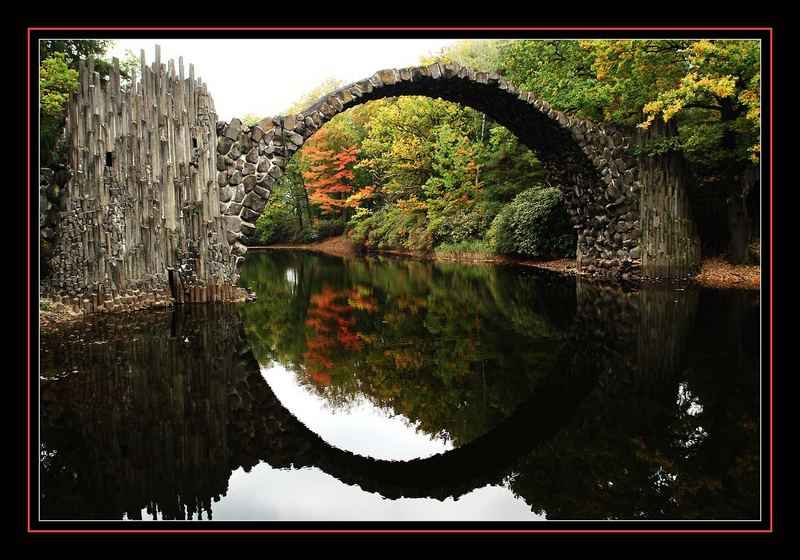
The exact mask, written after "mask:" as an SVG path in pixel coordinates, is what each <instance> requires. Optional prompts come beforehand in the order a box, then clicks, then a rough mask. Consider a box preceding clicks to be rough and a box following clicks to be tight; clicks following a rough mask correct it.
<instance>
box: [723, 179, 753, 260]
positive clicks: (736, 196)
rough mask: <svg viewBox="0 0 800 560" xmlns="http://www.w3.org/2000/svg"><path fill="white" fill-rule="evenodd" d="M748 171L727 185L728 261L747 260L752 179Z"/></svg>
mask: <svg viewBox="0 0 800 560" xmlns="http://www.w3.org/2000/svg"><path fill="white" fill-rule="evenodd" d="M747 175H748V173H747V172H743V173H738V174H736V175H734V176H733V177H731V180H730V181H728V185H727V189H728V192H727V198H726V205H727V207H728V208H727V213H728V230H729V232H730V236H731V238H730V242H729V244H728V262H730V263H731V264H742V263H744V262H745V261H746V260H747V246H748V244H749V243H750V217H749V216H748V214H747V193H748V192H749V191H750V187H751V185H750V184H749V183H750V181H749V180H747V178H746V177H747Z"/></svg>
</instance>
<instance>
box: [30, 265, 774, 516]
mask: <svg viewBox="0 0 800 560" xmlns="http://www.w3.org/2000/svg"><path fill="white" fill-rule="evenodd" d="M242 282H243V284H244V285H246V286H247V287H249V288H250V289H252V290H254V291H255V292H256V294H257V295H258V300H257V301H255V302H251V303H247V304H241V305H237V306H234V305H227V306H212V305H194V306H184V307H183V308H181V309H179V310H177V311H174V312H172V311H162V312H142V313H138V314H134V315H130V316H128V317H126V318H124V319H120V318H115V319H112V318H108V317H100V316H97V317H93V318H92V319H91V320H89V321H86V322H84V323H81V324H79V325H76V326H74V327H71V328H69V329H67V330H63V331H60V332H57V333H54V334H48V335H44V336H43V338H42V355H41V383H40V400H41V416H40V418H41V439H40V453H41V467H40V474H41V485H40V494H41V501H40V517H41V518H42V519H214V520H251V519H253V520H411V519H413V520H539V519H758V518H759V489H760V478H759V477H760V473H759V471H760V462H759V449H760V447H759V446H760V441H759V437H760V426H759V414H760V384H759V294H758V293H757V292H747V291H732V290H728V291H718V290H705V289H699V288H696V287H689V288H685V289H682V290H677V289H667V288H652V287H648V288H643V289H640V290H638V291H633V292H626V291H623V290H621V289H618V288H611V287H604V286H601V285H597V284H593V283H589V282H587V281H582V280H577V279H575V278H564V277H561V276H558V275H556V274H552V273H549V272H546V271H538V270H534V269H529V268H528V269H526V268H520V267H512V266H502V267H499V266H466V265H457V264H448V263H432V262H420V261H414V260H406V259H400V258H388V257H366V258H353V259H348V260H342V259H338V258H333V257H326V256H322V255H317V254H311V253H301V252H282V251H265V252H256V251H253V252H251V253H250V254H248V257H247V262H246V264H245V268H244V270H243V272H242Z"/></svg>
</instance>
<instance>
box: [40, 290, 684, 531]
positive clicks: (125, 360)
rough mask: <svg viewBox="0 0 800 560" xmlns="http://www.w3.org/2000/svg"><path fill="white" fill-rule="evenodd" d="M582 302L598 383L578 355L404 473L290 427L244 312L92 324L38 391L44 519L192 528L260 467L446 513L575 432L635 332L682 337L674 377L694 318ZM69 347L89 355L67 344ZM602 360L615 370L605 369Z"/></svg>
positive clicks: (49, 369)
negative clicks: (172, 523)
mask: <svg viewBox="0 0 800 560" xmlns="http://www.w3.org/2000/svg"><path fill="white" fill-rule="evenodd" d="M582 289H583V290H584V293H585V292H586V291H587V290H588V291H590V292H591V293H590V294H586V295H587V297H586V298H584V304H583V305H581V303H580V301H581V298H579V306H578V317H576V321H575V323H574V324H575V327H576V328H575V330H574V332H573V335H574V336H575V337H576V340H575V343H576V344H578V345H584V346H585V347H586V348H587V352H586V354H585V355H586V356H587V357H588V358H590V359H592V360H595V363H593V364H592V368H591V369H589V368H588V367H587V364H585V363H580V362H581V360H582V358H581V356H580V355H577V356H571V357H570V360H569V361H568V362H565V363H564V367H563V368H562V369H561V370H559V371H558V372H556V374H554V375H551V376H549V377H548V378H547V379H546V380H544V381H543V382H542V384H541V385H540V386H537V390H536V394H535V395H532V396H531V397H530V398H529V400H527V401H526V402H525V403H524V404H523V405H522V406H520V407H519V408H518V409H517V410H516V412H515V413H514V414H513V415H512V416H511V417H509V418H507V419H506V420H505V421H504V422H502V423H500V424H499V425H497V426H496V427H495V428H494V429H492V430H491V431H490V432H489V433H487V434H485V435H484V436H481V437H479V438H477V439H475V440H473V441H472V442H470V443H468V444H466V445H464V446H462V447H460V448H457V449H454V450H452V451H449V452H447V453H444V454H441V455H436V456H433V457H429V458H426V459H419V460H413V461H408V462H393V461H381V460H375V459H371V458H367V457H362V456H358V455H354V454H352V453H349V452H346V451H342V450H340V449H337V448H334V447H332V446H330V445H329V444H327V443H326V442H325V441H323V440H322V439H321V438H320V437H319V436H317V435H316V434H314V433H313V432H311V431H310V430H308V429H307V428H306V427H305V426H304V425H303V424H302V423H301V422H300V421H298V420H297V419H296V418H295V417H294V416H292V414H291V413H290V412H289V411H288V410H286V409H285V408H284V407H283V406H282V405H281V403H280V402H279V400H278V399H277V397H276V396H275V395H274V393H273V392H272V390H271V389H270V387H269V386H268V384H267V383H266V382H265V381H264V379H263V377H262V376H261V374H260V371H259V367H258V363H257V362H256V360H255V358H254V357H253V355H252V353H251V352H250V350H249V347H248V346H247V344H246V341H245V340H244V339H243V336H242V329H241V323H240V320H239V317H238V315H237V314H236V312H235V310H234V309H231V308H222V307H211V306H209V307H206V306H198V307H192V308H189V309H187V310H181V311H178V312H176V313H175V314H174V315H173V314H152V315H149V316H148V317H143V318H142V321H141V322H140V323H138V324H137V325H136V326H135V327H131V326H130V325H124V326H121V327H120V328H119V330H116V329H115V327H114V325H113V323H111V322H110V320H109V319H105V318H102V317H96V318H94V326H95V327H96V328H92V327H90V328H88V329H85V330H83V331H81V332H78V331H75V332H74V333H72V335H70V334H65V333H61V334H59V339H58V340H57V341H55V340H53V341H47V342H46V345H47V347H49V348H50V352H49V353H46V354H45V355H44V357H43V367H42V371H43V375H44V376H45V377H48V376H49V375H52V374H53V373H57V371H55V368H56V365H57V366H58V368H59V370H60V371H66V372H71V371H72V370H73V369H75V370H77V372H72V373H69V374H67V375H66V376H65V377H64V378H62V379H57V380H51V381H46V382H43V384H42V415H41V416H42V442H43V446H44V450H43V451H46V452H50V453H53V452H54V456H52V457H50V458H48V459H46V460H45V461H43V462H44V464H45V465H46V468H44V469H42V477H43V479H42V489H43V494H44V497H43V499H42V518H72V519H75V518H98V517H99V518H112V519H114V518H120V517H121V516H122V514H123V513H124V512H127V514H128V515H129V516H136V515H137V514H138V512H139V511H140V510H141V509H142V508H143V507H152V506H153V505H157V508H158V510H159V511H160V512H161V513H162V514H163V516H164V517H165V518H185V517H186V516H187V514H188V513H190V512H192V511H197V510H206V511H210V509H211V508H210V500H211V498H215V497H217V496H219V495H220V494H224V493H225V492H226V491H227V481H228V478H229V475H230V472H231V470H233V469H236V468H238V467H239V466H244V467H245V469H246V470H249V468H250V467H251V466H253V465H255V464H257V463H258V462H259V461H262V460H263V461H266V462H267V463H269V464H270V465H272V466H273V467H278V468H281V467H289V466H294V467H295V468H297V467H304V466H317V467H319V468H320V469H322V470H323V471H325V472H327V473H329V474H331V475H333V476H335V477H336V478H337V479H339V480H341V481H343V482H345V483H347V484H356V485H358V486H360V487H361V488H363V489H364V490H367V491H371V492H378V493H380V494H381V495H383V496H386V497H390V498H395V497H400V496H412V497H413V496H430V497H435V498H439V499H443V498H445V497H448V496H459V495H461V494H463V493H465V492H467V491H470V490H472V489H474V488H475V487H477V486H481V485H485V484H487V483H491V482H499V481H500V480H502V479H503V478H504V476H505V475H506V474H508V473H510V471H511V470H512V467H513V464H514V462H515V460H516V459H518V458H520V457H522V456H524V455H525V454H526V453H527V452H529V451H530V450H532V449H534V448H535V447H537V446H538V445H540V444H541V443H543V442H545V441H547V440H549V439H550V438H551V437H552V436H554V435H555V434H556V433H557V432H558V431H559V430H560V429H562V428H563V427H564V426H565V425H568V424H569V421H570V418H571V417H573V416H574V414H575V412H576V411H577V410H578V407H579V405H580V403H581V402H582V401H583V400H584V399H585V397H586V396H587V394H589V393H590V391H592V388H593V387H596V383H595V381H596V379H597V378H596V376H594V375H585V374H582V373H581V372H586V371H587V370H589V371H595V372H598V371H602V372H603V376H606V377H607V375H608V374H609V372H610V371H612V370H615V368H623V369H628V370H631V371H634V370H635V364H634V362H635V361H636V358H635V357H629V358H625V355H626V353H628V351H629V350H630V348H631V347H632V346H631V344H630V342H631V338H630V337H634V339H635V338H636V337H637V336H638V337H639V338H640V339H641V338H642V335H641V332H639V331H644V332H649V333H650V335H651V336H653V335H657V336H659V333H663V332H665V331H664V330H663V329H665V328H666V329H667V330H670V331H671V332H672V334H673V335H675V338H674V339H672V340H671V342H670V344H675V345H676V346H675V347H668V345H662V346H659V348H664V349H663V350H658V349H654V348H651V349H650V350H649V351H650V353H652V352H653V351H654V350H655V351H657V352H663V353H664V355H659V356H656V355H653V360H652V363H653V364H666V365H665V366H663V367H671V366H669V364H667V361H666V360H665V359H664V358H666V357H667V354H668V353H669V352H675V350H676V349H678V350H679V348H681V347H682V344H683V335H681V334H680V332H683V333H684V335H685V332H686V325H687V321H688V322H690V319H691V316H692V309H693V307H692V305H688V306H686V307H684V309H685V310H686V311H685V312H683V314H682V315H671V316H670V315H669V313H672V312H671V311H669V310H670V306H660V308H661V309H662V310H667V315H663V314H662V315H659V320H660V324H659V325H652V324H650V323H646V322H644V319H643V317H644V315H645V314H644V313H641V314H640V312H641V309H640V308H638V304H637V303H636V302H639V301H640V300H641V299H642V298H641V297H639V296H636V297H628V296H621V297H620V296H619V295H618V292H616V291H613V292H607V293H604V292H603V291H602V290H600V291H597V290H596V289H595V288H593V287H586V288H582ZM580 293H581V291H580V290H579V294H580ZM615 294H617V295H616V297H615ZM681 297H684V296H681ZM669 299H670V301H671V299H672V297H671V296H670V298H669ZM691 300H692V298H691V297H689V299H688V300H686V303H687V304H690V303H691ZM651 303H652V302H651ZM655 308H659V306H658V305H656V306H655V307H654V309H655ZM687 312H688V313H687ZM196 315H200V316H199V317H197V316H196ZM596 321H600V322H603V324H605V325H609V324H610V325H612V326H611V328H609V329H608V330H607V334H606V335H605V336H604V337H602V338H598V337H597V336H596V333H595V331H594V329H593V327H594V325H596V324H597V323H596ZM670 321H672V322H673V323H674V324H673V325H672V327H670V323H669V322H670ZM679 323H680V324H679ZM644 327H648V328H644ZM673 327H674V328H673ZM132 328H133V329H134V332H131V329H132ZM73 335H80V336H81V338H82V339H83V340H84V343H82V344H71V343H70V340H71V337H72V336H73ZM117 335H119V336H117ZM661 338H662V340H663V337H661ZM91 341H94V342H96V344H92V343H90V342H91ZM644 346H647V345H646V344H644V345H642V347H644ZM578 347H580V346H578ZM633 347H634V348H635V347H636V346H633ZM598 348H602V353H598ZM590 349H591V350H592V351H589V350H590ZM598 355H602V356H605V358H604V359H601V360H599V361H597V357H598ZM121 357H122V358H121ZM154 363H163V364H164V367H163V369H161V370H158V371H154V368H153V367H152V364H154ZM651 369H657V367H656V368H651ZM649 375H651V376H652V375H653V373H652V372H650V374H649ZM603 376H601V379H602V378H603ZM655 377H658V376H657V375H656V376H655Z"/></svg>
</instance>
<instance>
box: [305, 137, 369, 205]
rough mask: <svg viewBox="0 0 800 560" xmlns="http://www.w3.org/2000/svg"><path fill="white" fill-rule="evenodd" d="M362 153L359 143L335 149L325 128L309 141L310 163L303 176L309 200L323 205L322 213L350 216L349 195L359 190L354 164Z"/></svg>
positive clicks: (307, 154) (306, 153)
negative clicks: (348, 210)
mask: <svg viewBox="0 0 800 560" xmlns="http://www.w3.org/2000/svg"><path fill="white" fill-rule="evenodd" d="M358 153H359V150H358V148H356V147H355V145H351V146H348V147H346V148H343V149H341V150H338V151H336V150H334V149H333V147H332V146H331V144H330V141H329V133H328V131H327V130H325V129H323V130H321V131H319V132H318V133H317V135H316V136H314V138H313V139H312V140H311V141H309V142H308V143H307V145H306V147H305V152H304V154H305V157H306V158H307V159H308V161H309V162H310V166H309V168H308V171H305V172H303V178H304V179H305V185H306V189H308V192H309V197H308V198H309V200H310V201H311V202H312V203H313V204H316V205H317V206H319V208H320V211H321V212H322V214H343V215H346V213H347V208H348V207H349V206H350V202H349V201H348V198H349V197H350V196H351V195H353V194H354V193H355V190H356V189H355V185H354V179H355V174H354V173H353V169H352V164H353V163H355V162H356V159H357V157H356V155H357V154H358Z"/></svg>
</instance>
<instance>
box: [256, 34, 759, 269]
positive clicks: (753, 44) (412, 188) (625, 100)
mask: <svg viewBox="0 0 800 560" xmlns="http://www.w3.org/2000/svg"><path fill="white" fill-rule="evenodd" d="M760 55H761V51H760V44H759V42H758V41H752V40H636V41H631V40H613V41H610V40H584V41H565V40H545V41H540V40H514V41H456V42H455V43H453V44H452V45H451V46H450V47H448V48H446V49H444V50H443V51H442V52H440V53H438V54H437V55H433V56H427V57H421V59H420V62H421V63H430V62H434V61H437V60H439V61H443V62H458V63H460V64H466V65H469V66H473V67H477V68H481V69H484V70H490V71H497V72H499V73H500V74H502V75H504V76H506V77H507V78H509V79H511V80H512V81H513V82H514V83H515V84H516V85H517V86H518V87H519V88H520V89H523V90H528V91H532V92H534V93H536V94H537V95H539V96H540V97H542V98H543V99H547V100H548V101H549V102H550V103H551V105H553V106H554V107H558V108H560V109H562V110H564V111H565V112H566V113H567V114H570V115H572V116H575V117H580V118H586V119H590V120H592V121H595V122H599V121H611V122H615V123H619V124H623V125H630V126H639V127H642V128H647V127H648V126H650V124H651V123H652V122H653V121H654V120H656V119H661V120H664V121H672V122H675V123H676V125H677V129H678V133H679V134H678V136H677V139H676V140H674V141H672V142H670V143H669V144H668V145H660V144H659V145H653V146H649V147H648V148H646V149H647V150H649V151H653V152H658V151H664V150H673V151H678V152H680V153H682V154H683V155H684V156H685V157H686V159H687V160H688V161H689V162H690V165H691V167H692V171H693V173H694V179H695V181H694V182H693V184H692V185H691V192H690V197H692V199H693V206H694V207H695V208H694V210H695V216H696V218H697V219H698V221H699V222H701V223H700V224H699V225H700V231H701V236H702V237H703V246H704V250H705V252H706V253H715V252H723V251H727V253H728V256H729V257H730V258H731V260H733V261H734V262H741V261H742V260H743V259H744V258H745V252H746V245H747V244H748V243H749V242H750V241H752V240H753V237H754V233H753V231H752V230H753V228H752V227H751V221H750V216H749V215H748V214H752V213H753V211H754V208H757V204H756V205H754V204H753V194H754V193H753V192H751V191H752V190H753V188H754V184H753V182H752V181H749V182H748V181H747V180H745V178H746V177H747V176H748V173H747V172H748V170H753V169H754V168H755V167H756V166H757V165H758V163H759V158H760V141H759V133H760V122H761V121H760V118H761V115H760ZM340 85H341V81H338V80H335V79H333V78H331V79H328V80H327V81H326V83H325V84H321V85H320V87H318V88H316V89H315V90H314V91H312V92H309V93H308V94H307V95H305V96H303V98H302V99H300V100H298V103H296V104H295V105H294V106H293V107H292V108H291V109H292V110H294V111H299V110H302V108H303V106H305V105H306V104H308V103H310V102H312V101H314V100H316V99H317V98H319V97H320V96H321V95H322V94H324V92H325V91H330V90H331V89H335V87H338V86H340ZM326 88H328V89H327V90H326ZM323 130H324V136H322V137H321V138H319V139H316V138H315V139H314V140H313V141H312V142H309V146H308V147H306V148H304V149H303V150H301V151H300V153H299V154H298V156H296V157H295V158H294V160H293V161H292V162H291V163H290V165H289V167H290V172H289V173H287V174H286V176H285V177H284V178H283V179H282V181H281V182H280V184H279V186H278V189H277V193H278V197H276V200H275V202H273V203H272V204H274V205H275V208H278V207H280V208H282V211H281V212H276V211H274V210H271V211H269V212H267V213H265V215H264V217H263V218H262V220H261V221H260V223H259V224H258V226H259V232H260V234H261V239H260V241H261V242H264V243H276V242H292V241H299V242H302V241H308V240H313V239H319V238H322V237H324V236H325V235H328V234H332V235H336V234H339V233H340V232H341V231H346V232H347V234H348V235H349V236H351V238H352V239H353V240H354V241H355V242H356V243H357V244H360V245H362V246H364V247H366V248H372V249H387V248H393V249H409V250H417V251H431V250H437V249H440V248H442V249H446V248H448V247H452V246H454V245H455V246H468V247H473V248H476V250H486V251H492V252H500V253H513V254H520V255H528V256H535V257H557V256H569V255H574V252H575V235H574V230H573V226H572V224H570V223H569V222H568V220H567V219H566V213H565V210H564V207H563V200H562V199H561V196H560V195H559V187H561V185H555V184H551V183H549V182H548V180H547V177H546V175H545V173H544V170H543V169H542V166H541V164H540V162H539V161H538V160H537V158H536V156H535V155H534V154H533V153H532V152H531V151H530V150H529V149H528V148H527V147H526V146H525V145H523V144H522V143H521V142H520V141H519V140H518V139H517V138H516V137H515V136H514V135H513V134H511V133H510V132H509V131H508V130H507V129H506V128H504V127H502V126H500V125H499V124H497V123H495V122H493V121H492V120H491V119H490V118H488V117H487V116H486V115H483V114H482V113H480V112H478V111H476V110H473V109H471V108H468V107H462V106H459V105H456V104H453V103H449V102H446V101H443V100H441V99H429V98H425V97H401V98H388V99H382V100H378V101H373V102H370V103H368V104H365V105H361V106H358V107H355V108H353V109H351V110H349V111H347V112H345V113H343V114H340V115H338V116H336V117H335V118H334V119H333V120H332V121H331V122H330V123H329V124H328V125H327V126H326V127H325V128H324V129H323ZM322 134H323V133H321V134H320V135H322ZM320 135H318V136H320ZM323 153H324V154H327V160H326V161H322V160H321V158H320V157H319V156H320V154H323ZM342 158H344V159H342ZM344 160H346V161H347V163H346V165H345V166H342V161H344ZM311 166H313V167H314V168H315V169H316V171H315V172H314V173H311V174H309V168H310V167H311ZM291 171H294V172H291ZM337 173H338V174H340V175H339V176H340V177H341V178H343V179H346V180H347V184H346V188H345V186H341V187H340V188H338V190H337V188H334V189H332V190H327V191H325V190H323V191H319V187H317V186H315V183H318V182H319V178H318V177H317V175H327V176H329V177H333V176H336V174H337ZM341 174H346V177H345V175H341ZM304 180H305V188H304V187H303V182H304ZM309 180H310V183H309ZM314 191H316V194H315V195H314V196H311V195H310V193H311V192H314ZM756 191H757V189H756ZM287 198H288V199H291V200H290V202H288V203H287V200H286V199H287ZM295 198H297V200H294V199H295ZM281 199H283V200H281ZM331 224H335V227H331ZM567 240H569V242H567Z"/></svg>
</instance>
